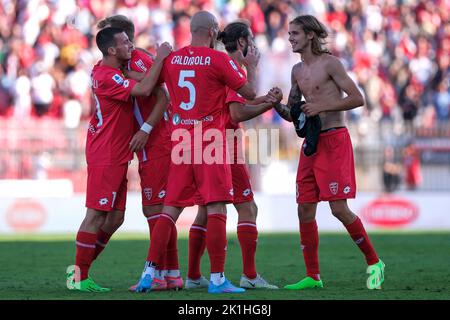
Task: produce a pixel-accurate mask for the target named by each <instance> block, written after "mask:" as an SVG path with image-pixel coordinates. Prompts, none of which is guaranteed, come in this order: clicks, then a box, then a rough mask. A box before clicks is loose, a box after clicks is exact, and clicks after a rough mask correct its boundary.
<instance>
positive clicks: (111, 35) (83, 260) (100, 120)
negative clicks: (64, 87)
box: [67, 28, 171, 292]
mask: <svg viewBox="0 0 450 320" xmlns="http://www.w3.org/2000/svg"><path fill="white" fill-rule="evenodd" d="M96 43H97V46H98V48H99V49H100V51H101V52H102V54H103V59H102V60H101V61H99V62H98V63H97V64H96V65H95V66H94V68H93V70H92V74H91V81H92V92H93V97H94V101H95V114H94V115H93V117H92V119H91V121H90V123H89V127H88V132H87V139H86V161H87V164H88V181H87V191H86V207H87V212H86V216H85V218H84V220H83V222H82V224H81V226H80V229H79V231H78V233H77V238H76V258H75V269H74V270H72V271H71V272H69V273H68V275H67V277H68V285H69V286H68V287H69V289H76V290H80V291H93V292H105V291H109V290H110V289H108V288H103V287H100V286H99V285H97V284H96V283H95V282H94V281H93V280H92V279H91V278H89V275H88V273H89V268H90V266H91V263H92V261H93V260H94V258H95V252H96V242H97V239H98V233H99V231H100V229H101V228H103V225H104V224H105V223H106V222H107V221H110V223H112V222H111V221H116V223H117V224H119V225H120V223H121V222H122V221H123V216H124V212H125V204H126V189H127V179H126V174H127V169H128V163H129V161H130V160H132V158H133V153H132V151H131V149H130V147H129V143H130V140H131V138H132V137H133V134H134V119H133V109H132V104H131V97H133V96H148V95H149V94H150V93H151V92H152V90H153V88H154V86H155V84H156V83H157V81H158V77H159V73H160V71H161V67H162V64H163V61H164V58H165V57H166V56H167V55H168V54H169V53H170V52H171V47H170V45H169V44H166V43H165V44H163V45H162V46H161V47H160V48H159V49H158V55H157V57H156V59H155V62H154V65H153V68H152V69H151V71H150V72H148V73H147V75H146V76H145V78H144V79H143V80H142V81H140V82H136V81H134V80H131V79H125V78H124V77H123V76H122V72H121V71H120V68H121V66H122V65H123V64H124V62H126V61H127V60H129V59H130V58H131V52H132V50H133V44H132V43H131V42H130V40H129V39H128V36H127V35H126V33H125V32H124V31H123V30H122V29H119V28H105V29H103V30H101V31H100V32H98V34H97V36H96ZM117 221H118V222H117Z"/></svg>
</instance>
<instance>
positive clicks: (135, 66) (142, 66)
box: [128, 49, 153, 72]
mask: <svg viewBox="0 0 450 320" xmlns="http://www.w3.org/2000/svg"><path fill="white" fill-rule="evenodd" d="M135 51H136V52H133V53H134V54H133V55H132V56H131V59H130V61H129V65H128V69H130V70H133V71H136V72H147V71H148V70H149V69H150V68H151V67H152V65H153V59H152V57H150V56H149V55H148V54H146V53H145V52H143V51H141V50H139V49H135Z"/></svg>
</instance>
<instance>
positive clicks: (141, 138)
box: [130, 86, 169, 152]
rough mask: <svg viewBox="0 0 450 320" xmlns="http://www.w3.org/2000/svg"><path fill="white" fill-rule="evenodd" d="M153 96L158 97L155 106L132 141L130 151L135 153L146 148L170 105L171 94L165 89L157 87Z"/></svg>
mask: <svg viewBox="0 0 450 320" xmlns="http://www.w3.org/2000/svg"><path fill="white" fill-rule="evenodd" d="M153 94H154V95H155V96H156V103H155V106H154V107H153V110H152V112H151V113H150V115H149V116H148V118H147V120H146V121H145V122H144V124H143V125H142V126H141V129H140V130H139V131H138V132H136V133H135V134H134V136H133V138H132V139H131V142H130V150H131V151H133V152H137V151H140V150H142V149H143V148H144V147H145V145H146V143H147V140H148V137H149V135H150V132H151V131H152V129H153V127H154V126H156V125H157V124H158V122H159V121H161V119H162V117H163V115H164V112H165V111H166V109H167V105H168V104H169V94H168V92H167V90H166V89H165V88H164V87H162V86H159V87H156V88H155V90H153Z"/></svg>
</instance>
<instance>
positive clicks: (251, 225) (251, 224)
mask: <svg viewBox="0 0 450 320" xmlns="http://www.w3.org/2000/svg"><path fill="white" fill-rule="evenodd" d="M237 226H238V227H243V226H248V227H255V228H256V223H251V222H242V223H238V225H237Z"/></svg>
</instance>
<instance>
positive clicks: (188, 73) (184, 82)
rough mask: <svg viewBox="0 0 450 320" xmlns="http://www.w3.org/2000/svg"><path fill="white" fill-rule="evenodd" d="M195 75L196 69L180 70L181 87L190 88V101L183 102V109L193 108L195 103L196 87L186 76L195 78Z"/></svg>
mask: <svg viewBox="0 0 450 320" xmlns="http://www.w3.org/2000/svg"><path fill="white" fill-rule="evenodd" d="M193 77H195V71H194V70H181V71H180V79H179V80H178V86H179V87H180V88H188V89H189V102H182V103H181V104H180V108H181V109H183V110H186V111H187V110H191V109H192V108H193V107H194V105H195V87H194V85H193V84H192V82H190V81H187V80H185V78H193Z"/></svg>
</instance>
